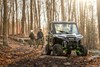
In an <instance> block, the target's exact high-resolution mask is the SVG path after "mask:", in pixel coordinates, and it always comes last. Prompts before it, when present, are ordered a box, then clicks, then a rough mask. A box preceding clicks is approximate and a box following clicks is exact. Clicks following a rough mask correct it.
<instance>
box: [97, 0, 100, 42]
mask: <svg viewBox="0 0 100 67" xmlns="http://www.w3.org/2000/svg"><path fill="white" fill-rule="evenodd" d="M97 13H98V14H97V16H98V29H99V42H100V0H97Z"/></svg>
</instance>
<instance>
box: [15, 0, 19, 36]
mask: <svg viewBox="0 0 100 67" xmlns="http://www.w3.org/2000/svg"><path fill="white" fill-rule="evenodd" d="M15 4H16V33H17V34H18V29H19V28H18V19H17V18H18V5H17V4H18V3H17V0H15Z"/></svg>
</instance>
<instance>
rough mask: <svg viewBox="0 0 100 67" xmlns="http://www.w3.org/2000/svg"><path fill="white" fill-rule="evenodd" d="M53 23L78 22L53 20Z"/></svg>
mask: <svg viewBox="0 0 100 67" xmlns="http://www.w3.org/2000/svg"><path fill="white" fill-rule="evenodd" d="M52 23H57V24H58V23H62V24H63V23H69V24H72V23H74V24H76V22H73V21H53V22H52Z"/></svg>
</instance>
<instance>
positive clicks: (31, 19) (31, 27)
mask: <svg viewBox="0 0 100 67" xmlns="http://www.w3.org/2000/svg"><path fill="white" fill-rule="evenodd" d="M32 6H33V0H30V16H31V18H30V21H31V26H30V29H31V30H32V29H33V8H32Z"/></svg>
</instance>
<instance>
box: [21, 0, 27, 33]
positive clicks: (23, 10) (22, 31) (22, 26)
mask: <svg viewBox="0 0 100 67" xmlns="http://www.w3.org/2000/svg"><path fill="white" fill-rule="evenodd" d="M25 20H26V18H25V0H23V8H22V22H21V23H22V24H21V33H22V34H24V24H25Z"/></svg>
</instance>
